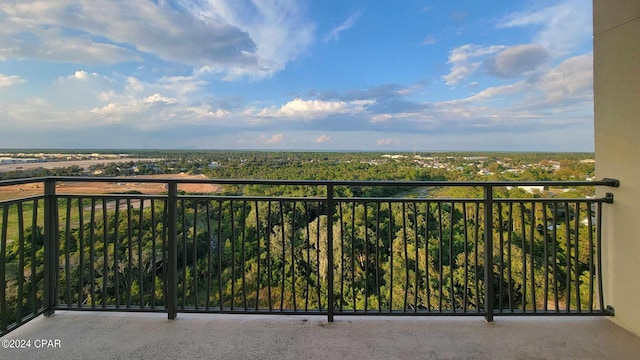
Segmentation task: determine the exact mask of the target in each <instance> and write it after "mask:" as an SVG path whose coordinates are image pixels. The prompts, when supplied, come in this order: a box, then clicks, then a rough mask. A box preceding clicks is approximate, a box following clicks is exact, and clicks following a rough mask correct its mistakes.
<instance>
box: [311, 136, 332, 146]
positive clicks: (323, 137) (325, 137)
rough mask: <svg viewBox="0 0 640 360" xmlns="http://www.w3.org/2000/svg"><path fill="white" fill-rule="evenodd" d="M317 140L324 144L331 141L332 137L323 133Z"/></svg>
mask: <svg viewBox="0 0 640 360" xmlns="http://www.w3.org/2000/svg"><path fill="white" fill-rule="evenodd" d="M315 141H316V142H317V143H318V144H324V143H326V142H329V141H331V137H329V136H327V135H326V134H322V135H320V136H318V137H317V138H316V140H315Z"/></svg>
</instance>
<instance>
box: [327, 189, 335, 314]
mask: <svg viewBox="0 0 640 360" xmlns="http://www.w3.org/2000/svg"><path fill="white" fill-rule="evenodd" d="M333 215H334V203H333V184H331V183H329V184H327V321H328V322H333V303H334V298H333V297H334V294H333Z"/></svg>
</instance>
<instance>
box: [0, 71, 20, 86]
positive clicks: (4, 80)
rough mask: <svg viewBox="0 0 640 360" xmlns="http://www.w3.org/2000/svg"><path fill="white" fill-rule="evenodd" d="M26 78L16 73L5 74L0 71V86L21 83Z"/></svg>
mask: <svg viewBox="0 0 640 360" xmlns="http://www.w3.org/2000/svg"><path fill="white" fill-rule="evenodd" d="M25 81H26V80H24V79H23V78H21V77H20V76H17V75H5V74H2V73H0V88H3V87H9V86H14V85H17V84H22V83H24V82H25Z"/></svg>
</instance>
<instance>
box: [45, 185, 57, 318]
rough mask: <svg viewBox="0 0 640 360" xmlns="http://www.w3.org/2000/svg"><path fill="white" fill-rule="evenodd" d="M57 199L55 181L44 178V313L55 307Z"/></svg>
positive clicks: (48, 314) (51, 312)
mask: <svg viewBox="0 0 640 360" xmlns="http://www.w3.org/2000/svg"><path fill="white" fill-rule="evenodd" d="M57 207H58V201H57V200H56V181H55V180H51V179H45V180H44V244H43V246H44V279H43V280H44V299H43V300H44V315H45V316H50V315H53V313H54V311H55V307H56V286H57V276H56V275H57V274H56V273H57V271H58V257H57V243H58V241H57V237H58V217H57V214H58V212H57Z"/></svg>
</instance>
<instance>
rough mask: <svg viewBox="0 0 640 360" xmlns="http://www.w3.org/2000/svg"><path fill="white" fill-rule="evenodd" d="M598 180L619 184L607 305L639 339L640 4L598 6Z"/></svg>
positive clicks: (631, 0)
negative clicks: (610, 179) (614, 180)
mask: <svg viewBox="0 0 640 360" xmlns="http://www.w3.org/2000/svg"><path fill="white" fill-rule="evenodd" d="M593 8H594V95H595V137H596V139H595V144H596V174H597V177H599V178H603V177H609V178H616V179H619V180H620V182H621V186H620V188H618V189H601V190H600V195H604V193H605V192H612V193H614V204H613V205H608V206H606V208H605V225H604V226H603V250H604V254H603V255H604V256H603V258H604V262H603V263H604V269H603V270H604V271H603V272H604V276H605V281H606V283H605V302H606V304H607V305H611V306H613V307H614V309H615V317H613V318H612V320H613V321H615V322H616V323H618V324H619V325H621V326H622V327H624V328H627V329H629V330H630V331H632V332H634V333H635V334H637V335H640V0H594V2H593Z"/></svg>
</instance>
